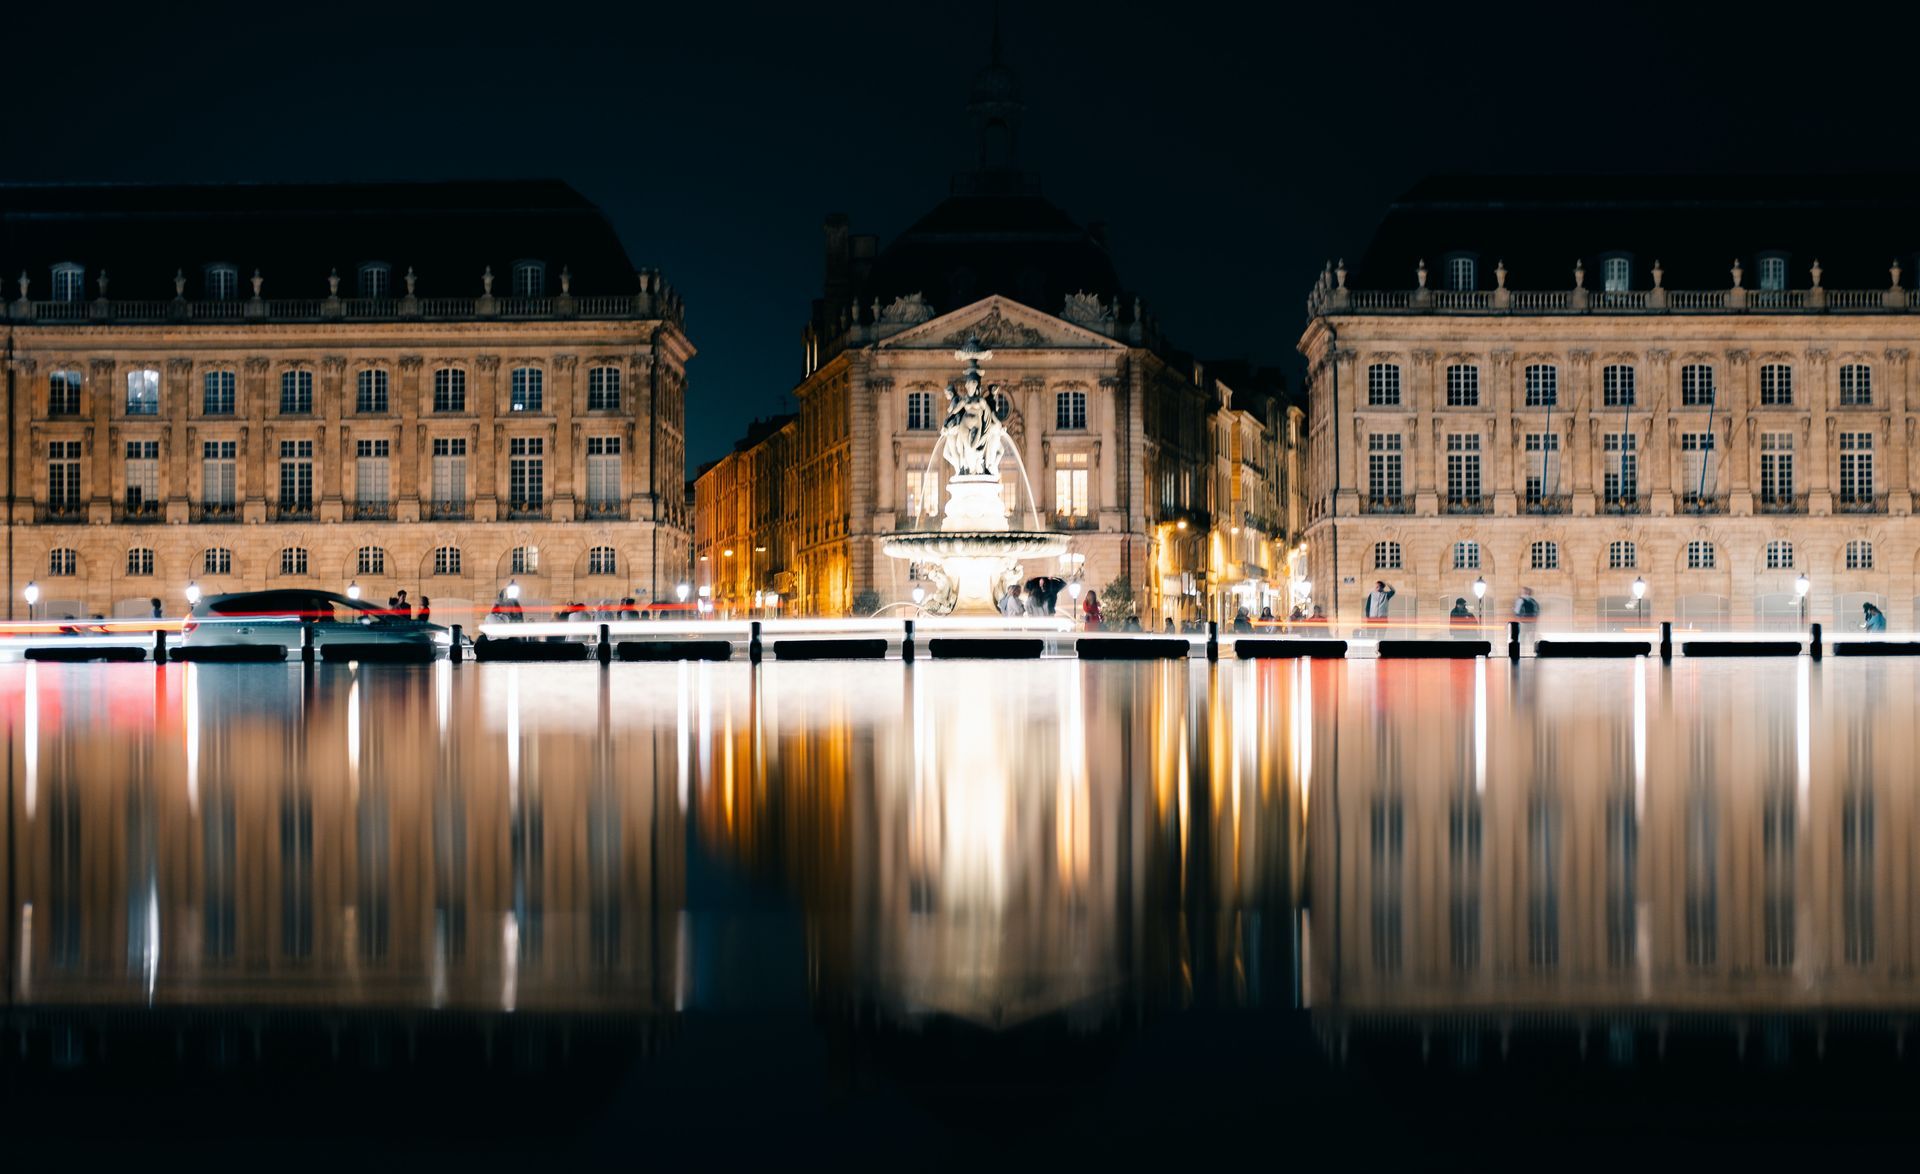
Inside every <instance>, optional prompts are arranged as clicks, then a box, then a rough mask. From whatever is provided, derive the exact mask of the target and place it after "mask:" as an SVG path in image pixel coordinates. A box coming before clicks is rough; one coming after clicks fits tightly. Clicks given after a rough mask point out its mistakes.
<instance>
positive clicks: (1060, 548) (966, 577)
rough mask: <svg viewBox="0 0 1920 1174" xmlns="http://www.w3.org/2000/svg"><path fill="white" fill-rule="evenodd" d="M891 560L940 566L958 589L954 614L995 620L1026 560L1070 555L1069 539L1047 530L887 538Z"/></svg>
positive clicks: (937, 532) (919, 533)
mask: <svg viewBox="0 0 1920 1174" xmlns="http://www.w3.org/2000/svg"><path fill="white" fill-rule="evenodd" d="M882 543H883V545H882V547H881V549H883V550H884V551H886V553H887V555H888V557H890V558H898V559H906V560H907V561H909V562H914V563H920V564H922V565H927V564H933V565H937V566H939V567H940V568H941V569H942V570H943V571H944V572H945V574H946V575H947V577H948V579H949V580H950V581H951V582H952V584H953V588H954V602H953V610H952V614H953V615H995V614H997V613H998V612H999V610H1000V609H999V602H1000V600H999V596H1000V585H1001V584H1002V583H1004V582H1005V581H1006V576H1007V573H1008V572H1009V571H1010V570H1012V569H1013V567H1014V565H1015V564H1017V563H1018V562H1019V561H1020V560H1021V559H1029V558H1050V557H1057V556H1059V555H1061V554H1064V553H1066V549H1067V536H1066V535H1065V534H1054V533H1049V532H1047V531H1045V530H927V531H909V532H901V533H894V534H887V535H884V536H883V537H882Z"/></svg>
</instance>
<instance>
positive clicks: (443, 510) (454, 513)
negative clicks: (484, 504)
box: [421, 501, 473, 522]
mask: <svg viewBox="0 0 1920 1174" xmlns="http://www.w3.org/2000/svg"><path fill="white" fill-rule="evenodd" d="M421 514H422V516H424V517H425V518H426V519H427V520H428V521H429V522H464V521H466V520H467V519H469V518H471V517H473V503H472V502H470V501H428V502H425V503H423V504H422V506H421Z"/></svg>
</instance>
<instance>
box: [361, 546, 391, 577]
mask: <svg viewBox="0 0 1920 1174" xmlns="http://www.w3.org/2000/svg"><path fill="white" fill-rule="evenodd" d="M355 564H356V567H357V569H356V570H355V572H354V573H355V574H358V575H384V574H386V573H387V551H386V548H385V547H380V546H363V547H361V548H360V552H359V555H358V557H357V558H356V560H355Z"/></svg>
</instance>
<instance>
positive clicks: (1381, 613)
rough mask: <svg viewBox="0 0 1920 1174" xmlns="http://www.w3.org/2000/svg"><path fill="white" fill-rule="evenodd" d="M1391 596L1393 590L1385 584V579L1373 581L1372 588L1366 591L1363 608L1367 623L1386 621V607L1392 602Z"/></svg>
mask: <svg viewBox="0 0 1920 1174" xmlns="http://www.w3.org/2000/svg"><path fill="white" fill-rule="evenodd" d="M1393 596H1394V590H1393V588H1391V587H1389V586H1387V581H1386V580H1385V579H1381V580H1378V581H1377V582H1375V583H1374V585H1373V590H1372V591H1369V592H1367V603H1366V608H1365V615H1366V619H1367V623H1369V624H1384V623H1386V622H1387V608H1388V605H1389V604H1391V603H1392V601H1393Z"/></svg>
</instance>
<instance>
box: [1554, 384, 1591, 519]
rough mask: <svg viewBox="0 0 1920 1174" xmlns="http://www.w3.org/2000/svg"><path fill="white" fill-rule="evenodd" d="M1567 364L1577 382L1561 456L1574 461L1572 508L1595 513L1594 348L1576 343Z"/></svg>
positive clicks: (1582, 513)
mask: <svg viewBox="0 0 1920 1174" xmlns="http://www.w3.org/2000/svg"><path fill="white" fill-rule="evenodd" d="M1567 368H1568V370H1569V372H1570V373H1571V374H1572V378H1571V379H1570V380H1568V382H1569V383H1571V384H1572V385H1573V387H1572V391H1573V395H1572V396H1571V403H1569V404H1568V407H1567V431H1566V439H1565V440H1564V441H1562V442H1561V443H1562V445H1563V446H1564V451H1563V452H1562V454H1561V459H1562V460H1564V461H1568V462H1570V467H1569V469H1568V470H1567V471H1568V472H1569V473H1571V474H1572V476H1571V477H1569V478H1568V481H1569V482H1570V484H1569V485H1568V487H1567V490H1566V491H1567V492H1568V493H1569V494H1570V495H1571V498H1572V500H1571V502H1570V505H1571V510H1572V512H1573V513H1574V514H1575V515H1577V516H1580V517H1592V516H1593V513H1594V489H1593V486H1594V475H1593V448H1594V441H1593V434H1594V428H1593V412H1594V407H1593V401H1594V398H1595V397H1594V394H1593V352H1592V351H1590V350H1587V349H1586V348H1584V347H1575V348H1574V349H1572V350H1570V351H1568V352H1567Z"/></svg>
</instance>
